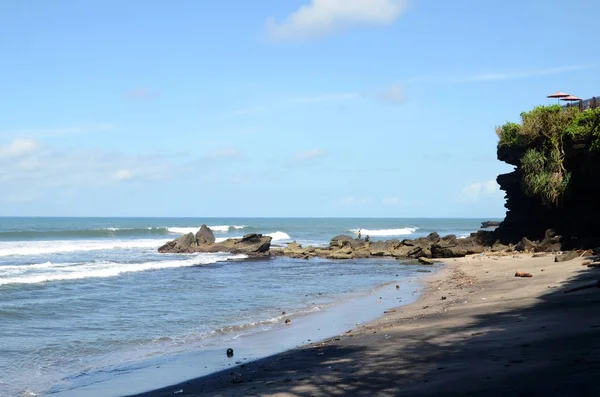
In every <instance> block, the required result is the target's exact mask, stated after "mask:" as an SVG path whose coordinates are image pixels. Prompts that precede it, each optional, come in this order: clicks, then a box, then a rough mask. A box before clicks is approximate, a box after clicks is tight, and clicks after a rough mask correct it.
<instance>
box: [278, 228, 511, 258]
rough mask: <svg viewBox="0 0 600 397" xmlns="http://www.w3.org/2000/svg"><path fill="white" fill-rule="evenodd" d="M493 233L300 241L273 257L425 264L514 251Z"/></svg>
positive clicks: (345, 237) (343, 236) (342, 237)
mask: <svg viewBox="0 0 600 397" xmlns="http://www.w3.org/2000/svg"><path fill="white" fill-rule="evenodd" d="M490 239H491V232H485V231H479V232H477V233H473V234H472V235H471V236H469V237H467V238H464V239H458V238H456V236H454V235H449V236H446V237H443V238H442V237H440V236H439V235H438V234H437V233H431V234H430V235H428V236H427V237H421V238H417V239H405V240H402V241H400V240H396V239H393V240H386V241H369V242H367V241H365V240H362V239H356V238H353V237H350V236H346V235H340V236H336V237H334V238H332V239H331V241H330V243H329V246H328V247H325V248H315V247H312V246H308V247H306V248H303V247H302V246H301V245H300V244H298V243H297V242H295V241H294V242H292V243H290V244H288V246H287V247H285V248H283V249H279V250H277V249H276V250H271V254H272V255H285V256H289V257H292V258H304V259H308V258H313V257H320V258H327V259H356V258H378V257H392V258H397V259H421V258H425V259H423V260H421V263H423V262H427V263H430V262H429V261H428V259H431V258H454V257H461V256H466V255H471V254H477V253H481V252H484V251H492V247H494V250H495V251H505V250H512V248H510V247H507V246H503V245H502V244H500V243H499V242H493V244H492V241H491V240H490Z"/></svg>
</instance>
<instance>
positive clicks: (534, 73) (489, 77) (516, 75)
mask: <svg viewBox="0 0 600 397" xmlns="http://www.w3.org/2000/svg"><path fill="white" fill-rule="evenodd" d="M597 67H598V65H595V64H584V65H568V66H559V67H551V68H541V69H519V70H508V71H491V72H482V73H474V74H470V75H462V76H443V75H440V76H417V77H413V78H411V79H408V80H407V81H406V82H407V83H420V82H425V83H435V84H462V83H485V82H495V81H506V80H517V79H526V78H533V77H540V76H549V75H553V74H562V73H569V72H576V71H579V70H588V69H595V68H597Z"/></svg>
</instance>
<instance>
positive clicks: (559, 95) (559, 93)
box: [547, 91, 570, 103]
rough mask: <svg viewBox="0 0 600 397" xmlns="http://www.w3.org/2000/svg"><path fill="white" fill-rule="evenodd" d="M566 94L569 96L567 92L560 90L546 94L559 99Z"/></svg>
mask: <svg viewBox="0 0 600 397" xmlns="http://www.w3.org/2000/svg"><path fill="white" fill-rule="evenodd" d="M568 96H570V95H569V94H565V93H564V92H562V91H556V92H555V93H554V94H550V95H548V96H547V98H558V99H559V100H560V98H566V97H568ZM557 103H560V101H559V102H557Z"/></svg>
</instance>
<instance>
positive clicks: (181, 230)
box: [167, 225, 247, 234]
mask: <svg viewBox="0 0 600 397" xmlns="http://www.w3.org/2000/svg"><path fill="white" fill-rule="evenodd" d="M208 227H209V228H210V230H212V231H213V232H216V233H227V232H229V231H230V230H242V229H244V228H246V227H247V226H246V225H216V226H208ZM167 230H168V231H169V233H174V234H187V233H196V232H197V231H198V230H200V226H197V227H176V226H173V227H168V228H167Z"/></svg>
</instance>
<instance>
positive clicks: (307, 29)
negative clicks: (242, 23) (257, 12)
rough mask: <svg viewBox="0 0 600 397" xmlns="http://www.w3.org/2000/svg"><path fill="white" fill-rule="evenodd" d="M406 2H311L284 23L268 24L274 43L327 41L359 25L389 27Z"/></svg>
mask: <svg viewBox="0 0 600 397" xmlns="http://www.w3.org/2000/svg"><path fill="white" fill-rule="evenodd" d="M406 8H407V7H406V1H405V0H312V1H311V3H310V4H307V5H303V6H301V7H300V8H299V9H298V10H296V11H295V12H293V13H291V14H290V15H289V16H287V18H285V19H284V20H283V21H277V20H275V19H274V18H269V19H268V20H267V31H268V34H269V37H270V38H271V39H272V40H273V41H302V40H310V39H316V38H320V37H324V36H327V35H330V34H334V33H336V32H339V31H343V30H347V29H350V28H352V27H354V26H359V25H372V26H378V25H379V26H381V25H390V24H392V23H393V22H395V21H396V20H397V19H398V17H399V16H400V15H401V14H402V13H403V12H404V11H405V10H406Z"/></svg>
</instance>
